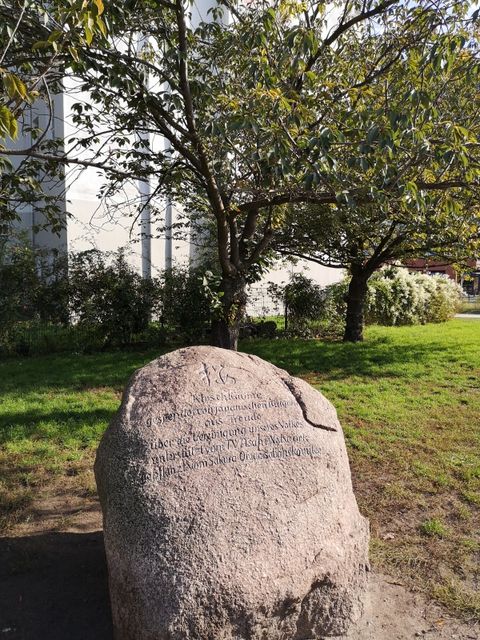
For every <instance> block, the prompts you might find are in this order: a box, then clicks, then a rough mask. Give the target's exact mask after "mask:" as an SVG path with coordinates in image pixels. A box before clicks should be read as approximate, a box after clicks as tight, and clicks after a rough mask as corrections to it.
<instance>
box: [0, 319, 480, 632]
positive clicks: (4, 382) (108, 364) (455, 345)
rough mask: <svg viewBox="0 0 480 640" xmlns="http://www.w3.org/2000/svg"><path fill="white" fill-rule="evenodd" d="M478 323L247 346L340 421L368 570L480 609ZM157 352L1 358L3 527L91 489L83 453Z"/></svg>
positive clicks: (460, 607)
mask: <svg viewBox="0 0 480 640" xmlns="http://www.w3.org/2000/svg"><path fill="white" fill-rule="evenodd" d="M479 347H480V321H476V320H454V321H452V322H449V323H448V324H442V325H429V326H424V327H403V328H384V327H371V328H369V329H368V330H367V332H366V342H365V343H363V344H356V345H351V344H348V345H347V344H341V343H322V342H317V341H314V340H311V341H300V340H299V341H295V340H288V341H287V340H273V341H251V342H244V343H243V344H242V349H243V350H245V351H248V352H250V353H255V354H257V355H259V356H261V357H263V358H265V359H267V360H270V361H271V362H273V363H274V364H276V365H278V366H280V367H282V368H285V369H287V370H288V371H289V372H290V373H293V374H295V375H299V376H301V377H303V378H304V379H305V380H307V381H308V382H309V383H310V384H312V385H313V386H315V387H317V388H318V389H321V390H322V391H323V393H324V394H325V395H326V396H327V397H328V398H329V399H330V400H332V401H333V402H334V404H335V405H336V407H337V409H338V412H339V416H340V419H341V422H342V424H343V427H344V430H345V435H346V440H347V446H348V449H349V455H350V460H351V465H352V472H353V478H354V484H355V489H356V494H357V497H358V501H359V504H360V508H361V510H362V511H363V513H364V514H365V515H367V516H368V517H369V518H370V523H371V529H372V545H371V559H372V563H373V565H374V567H375V568H377V569H379V570H382V571H385V572H386V573H388V574H390V575H392V576H394V577H396V578H398V579H399V580H400V581H401V582H402V583H404V584H406V585H408V586H415V587H418V588H420V589H422V590H425V591H427V592H428V593H430V594H432V595H434V596H435V597H436V598H437V599H438V600H440V601H441V602H443V603H445V604H446V605H447V606H449V607H450V608H451V609H453V610H455V611H457V612H461V613H463V614H465V615H467V616H468V617H472V618H476V619H480V595H479V584H480V384H479V382H480V348H479ZM156 355H158V350H155V351H153V350H152V351H149V352H148V353H138V352H123V353H103V354H96V355H55V356H49V357H37V358H31V359H28V358H27V359H16V360H7V361H3V362H1V363H0V394H1V395H0V398H1V402H0V525H1V527H2V529H3V532H4V533H7V532H10V533H13V534H14V533H15V527H16V525H18V524H19V523H22V522H24V521H25V520H26V519H28V518H29V517H31V508H32V505H33V504H34V502H35V499H36V498H37V497H39V496H42V495H45V494H46V493H48V492H52V491H58V490H59V488H60V489H61V488H62V487H67V486H68V487H69V488H70V489H71V490H73V491H74V492H75V493H76V495H77V496H80V497H81V496H85V497H90V498H91V496H92V495H94V494H95V484H94V481H93V474H92V472H91V465H92V461H93V456H94V450H95V447H96V444H97V442H98V439H99V437H100V435H101V434H102V432H103V430H104V428H105V426H106V424H107V422H108V420H109V418H110V417H111V415H112V414H113V412H114V411H115V409H116V408H117V407H118V404H119V399H120V393H121V390H122V388H123V386H124V384H125V382H126V380H127V378H128V377H129V375H130V374H131V373H132V372H133V371H134V370H135V369H136V368H138V367H140V366H142V365H143V364H145V363H146V362H148V361H149V360H151V359H152V358H154V357H155V356H156Z"/></svg>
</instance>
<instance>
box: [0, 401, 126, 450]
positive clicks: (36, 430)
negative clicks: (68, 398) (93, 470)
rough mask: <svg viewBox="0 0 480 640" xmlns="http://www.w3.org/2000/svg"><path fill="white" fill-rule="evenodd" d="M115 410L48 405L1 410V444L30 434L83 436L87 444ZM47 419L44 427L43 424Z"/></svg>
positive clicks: (80, 437) (63, 436) (30, 435)
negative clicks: (49, 406) (45, 407)
mask: <svg viewBox="0 0 480 640" xmlns="http://www.w3.org/2000/svg"><path fill="white" fill-rule="evenodd" d="M114 413H115V412H114V411H109V410H108V409H100V408H99V409H84V408H81V409H70V410H68V411H66V410H60V409H50V410H47V411H41V410H37V409H30V410H29V411H21V410H19V411H15V412H13V411H12V412H8V411H4V412H2V413H1V414H0V444H4V443H5V442H10V441H12V440H14V439H17V440H18V439H22V438H31V437H34V438H35V437H48V438H54V439H57V438H61V439H63V438H65V439H69V440H71V439H73V440H75V439H77V438H78V439H79V440H81V441H83V440H85V442H84V444H88V443H89V441H90V440H91V438H92V437H95V435H96V434H97V433H98V431H99V430H103V428H104V427H105V426H106V425H107V424H108V422H109V421H110V419H111V418H112V416H113V414H114ZM46 423H47V428H45V426H44V425H45V424H46Z"/></svg>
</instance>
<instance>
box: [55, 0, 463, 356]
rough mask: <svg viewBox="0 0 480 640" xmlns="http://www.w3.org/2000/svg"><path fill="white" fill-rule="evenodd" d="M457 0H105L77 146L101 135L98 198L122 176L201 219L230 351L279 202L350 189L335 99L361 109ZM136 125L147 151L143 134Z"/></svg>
mask: <svg viewBox="0 0 480 640" xmlns="http://www.w3.org/2000/svg"><path fill="white" fill-rule="evenodd" d="M467 5H468V3H465V2H461V3H459V2H455V1H453V0H452V1H445V0H436V1H435V0H420V1H419V2H418V3H415V4H412V3H404V2H399V1H396V0H362V1H356V0H347V1H345V2H339V3H336V2H332V3H325V2H323V1H320V0H310V1H309V2H307V3H297V2H290V1H286V0H275V1H274V2H270V1H269V2H267V1H260V2H253V3H245V5H244V6H238V5H237V4H236V3H233V2H230V0H222V1H221V2H219V4H218V6H216V7H215V8H214V9H213V10H212V11H211V17H212V18H215V20H213V21H212V20H210V21H209V20H208V18H209V16H204V18H205V20H203V21H202V20H197V19H196V18H195V16H193V21H192V20H190V13H191V11H190V6H189V4H188V3H186V2H184V1H183V0H136V1H135V0H131V1H129V2H126V3H124V4H122V5H119V4H118V3H115V4H113V3H112V5H110V6H108V7H107V9H106V11H105V14H106V16H107V19H106V21H107V25H108V28H109V30H110V33H111V36H112V38H111V41H110V43H109V44H108V45H107V44H104V43H101V42H100V43H91V44H90V45H89V46H87V47H85V48H84V49H82V51H81V53H80V54H79V60H78V62H77V63H76V65H75V73H76V74H77V76H78V77H81V78H82V88H83V89H84V90H85V91H87V92H89V95H90V97H91V98H90V100H89V101H88V102H87V103H84V104H82V103H79V104H78V105H77V107H76V110H77V117H76V119H77V122H78V124H79V125H81V126H82V127H83V128H84V130H85V131H86V134H85V136H84V139H83V140H82V144H83V145H85V146H87V147H88V146H89V145H90V144H91V143H92V142H94V143H96V142H97V141H98V140H99V139H101V140H103V141H104V144H102V145H101V146H100V149H99V148H98V146H97V147H96V148H95V151H92V156H91V157H90V158H89V162H90V163H92V164H95V165H97V166H102V167H103V168H104V169H105V171H106V173H107V175H108V176H109V184H108V187H107V188H106V191H105V193H106V194H107V195H108V194H114V193H116V192H117V191H118V190H119V189H120V188H121V186H122V185H123V183H124V181H125V180H128V179H129V178H131V177H135V178H140V179H142V178H143V179H147V177H150V178H151V179H152V180H153V181H154V189H153V195H154V196H155V197H156V196H167V197H169V198H171V199H172V200H173V201H175V202H176V203H179V204H180V205H181V206H182V207H183V208H184V210H185V212H186V213H187V214H191V215H192V216H194V215H197V216H198V215H200V216H202V217H203V218H204V219H205V220H207V221H208V220H211V221H212V222H213V226H214V228H215V236H216V238H215V242H216V249H217V253H218V261H219V266H220V270H221V275H222V281H221V284H220V291H221V294H222V295H221V302H222V304H221V313H220V314H219V317H218V320H217V321H216V322H215V326H214V331H213V339H214V342H215V344H217V345H219V346H223V347H226V348H236V344H237V338H238V328H239V322H240V320H241V318H242V316H243V314H244V310H245V305H246V293H245V288H246V284H247V282H248V281H250V280H251V279H253V278H255V277H256V276H257V275H258V272H259V270H260V269H261V267H262V263H263V261H264V259H265V256H266V255H267V254H268V252H269V251H270V248H271V246H272V241H273V239H274V237H275V235H276V233H277V232H278V231H279V230H281V229H282V228H283V225H284V222H285V211H284V209H283V208H282V207H281V205H285V204H287V203H306V202H309V203H316V204H319V205H325V204H328V203H336V202H337V201H338V199H339V197H346V198H350V199H351V198H352V197H353V196H357V195H358V189H357V188H356V187H355V188H353V189H351V188H350V187H349V189H348V190H347V191H346V192H344V189H343V188H342V183H341V181H337V179H336V173H337V163H338V160H337V158H336V157H335V155H339V156H340V157H343V155H344V153H345V151H344V149H345V147H344V146H342V145H343V144H344V143H343V141H342V136H344V135H345V134H344V133H343V131H342V129H343V128H344V125H343V124H342V126H341V127H338V128H335V126H333V124H332V119H334V118H335V116H332V114H335V113H338V108H337V107H338V104H346V103H349V107H348V109H347V110H349V111H352V110H353V109H354V103H355V101H356V100H358V99H359V98H358V96H365V97H364V100H363V104H364V105H365V108H366V109H367V111H368V110H369V109H370V108H369V107H368V99H367V98H368V91H369V90H370V87H375V86H376V85H377V84H378V82H379V79H380V78H381V77H382V76H383V75H384V74H385V73H386V72H387V71H388V70H389V69H391V68H394V67H396V66H397V65H398V64H400V63H402V62H403V61H404V59H405V55H406V52H408V51H409V50H410V49H411V48H412V47H413V46H416V45H418V44H419V43H426V42H429V41H431V38H432V37H433V35H434V34H442V35H443V36H444V38H445V41H444V43H443V44H442V45H439V47H440V48H441V49H442V50H443V49H444V48H445V47H446V46H449V43H448V42H447V37H448V35H449V33H450V31H451V28H452V25H454V24H456V23H458V21H461V20H464V19H465V17H466V7H467ZM227 12H228V13H229V15H230V19H229V21H224V22H222V21H221V14H222V13H223V14H224V15H226V13H227ZM139 25H141V31H142V33H141V38H142V41H143V47H142V50H141V51H140V52H139V48H138V38H139V34H138V30H139V28H140V27H139ZM363 44H364V45H365V46H366V47H369V48H370V49H371V50H375V52H376V55H375V56H374V57H370V58H369V65H368V66H366V65H365V64H363V61H362V56H359V55H358V52H359V51H362V45H363ZM352 51H356V54H357V55H356V56H355V57H352ZM439 57H441V56H440V52H439ZM147 77H148V80H147ZM350 121H351V118H350ZM319 132H320V133H319ZM135 134H137V135H138V134H139V135H140V139H139V140H138V139H137V140H136V139H135V137H134V136H135ZM147 134H149V135H150V136H151V137H152V138H153V142H152V145H151V147H150V148H147V147H146V145H145V144H144V143H143V142H142V138H144V137H145V135H147ZM158 137H161V138H165V139H166V140H168V142H169V148H168V150H165V148H164V146H163V144H161V145H160V144H157V143H156V140H155V139H156V138H157V139H158ZM360 155H361V156H363V155H364V154H363V152H360ZM57 160H58V158H57ZM63 161H65V162H69V161H70V160H69V158H68V157H64V158H63ZM339 187H340V188H339ZM429 188H433V186H432V187H429ZM342 192H343V195H342ZM361 197H362V199H366V200H369V199H371V198H372V193H366V194H362V196H361Z"/></svg>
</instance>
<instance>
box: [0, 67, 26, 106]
mask: <svg viewBox="0 0 480 640" xmlns="http://www.w3.org/2000/svg"><path fill="white" fill-rule="evenodd" d="M3 85H4V87H5V91H6V92H7V94H8V96H9V97H10V98H12V100H17V99H19V98H20V99H21V100H26V98H27V87H26V86H25V84H24V82H23V81H22V80H20V78H19V77H18V76H16V75H15V74H14V73H5V74H4V75H3Z"/></svg>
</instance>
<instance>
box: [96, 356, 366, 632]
mask: <svg viewBox="0 0 480 640" xmlns="http://www.w3.org/2000/svg"><path fill="white" fill-rule="evenodd" d="M95 474H96V479H97V485H98V490H99V495H100V500H101V504H102V510H103V518H104V535H105V548H106V554H107V561H108V570H109V584H110V597H111V603H112V615H113V623H114V633H115V639H116V640H311V639H320V638H326V637H329V636H336V635H340V634H342V633H344V632H345V631H346V630H347V628H348V627H349V626H350V624H351V623H352V622H353V621H355V620H356V619H357V618H358V617H359V616H360V615H361V612H362V600H363V595H364V591H365V587H366V572H367V570H368V551H367V548H368V524H367V521H366V520H365V519H364V518H363V517H362V516H361V515H360V513H359V511H358V508H357V504H356V501H355V497H354V494H353V490H352V484H351V478H350V470H349V464H348V459H347V453H346V449H345V443H344V438H343V434H342V430H341V427H340V424H339V422H338V420H337V416H336V412H335V409H334V408H333V406H332V405H331V404H330V402H329V401H328V400H326V398H325V397H324V396H323V395H321V394H320V393H319V392H317V391H315V390H314V389H313V388H312V387H310V386H309V385H308V384H307V383H305V382H303V381H302V380H299V379H297V378H293V377H291V376H290V375H288V374H287V373H286V372H285V371H282V370H281V369H278V368H276V367H274V366H273V365H271V364H269V363H267V362H265V361H263V360H261V359H260V358H257V357H255V356H251V355H247V354H241V353H235V352H232V351H226V350H223V349H217V348H214V347H191V348H186V349H180V350H178V351H175V352H173V353H170V354H168V355H166V356H163V357H161V358H159V359H157V360H155V361H153V362H151V363H150V364H148V365H147V366H145V367H143V369H140V370H139V371H137V372H136V373H135V374H134V375H133V377H132V378H131V380H130V382H129V384H128V387H127V389H126V391H125V393H124V396H123V400H122V405H121V407H120V410H119V412H118V414H117V415H116V417H115V418H114V419H113V421H112V423H111V424H110V426H109V428H108V430H107V431H106V433H105V435H104V436H103V438H102V441H101V443H100V446H99V449H98V452H97V459H96V463H95Z"/></svg>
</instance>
